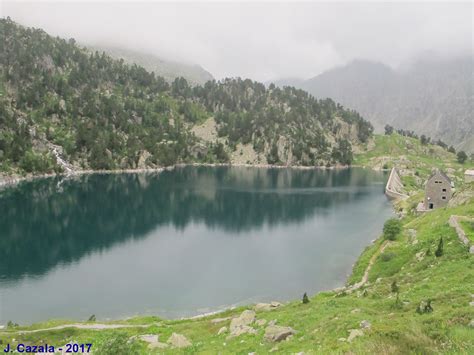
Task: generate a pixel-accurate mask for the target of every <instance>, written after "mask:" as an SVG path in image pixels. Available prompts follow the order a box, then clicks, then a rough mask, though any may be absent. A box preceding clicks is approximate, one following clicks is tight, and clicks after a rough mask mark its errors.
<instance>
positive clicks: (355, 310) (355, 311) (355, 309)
mask: <svg viewBox="0 0 474 355" xmlns="http://www.w3.org/2000/svg"><path fill="white" fill-rule="evenodd" d="M351 313H352V314H354V313H360V309H359V308H354V309H353V310H352V311H351Z"/></svg>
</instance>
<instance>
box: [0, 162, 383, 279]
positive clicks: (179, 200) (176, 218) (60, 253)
mask: <svg viewBox="0 0 474 355" xmlns="http://www.w3.org/2000/svg"><path fill="white" fill-rule="evenodd" d="M377 178H378V179H379V180H382V177H381V176H380V175H378V177H377ZM373 180H374V173H373V172H370V171H364V170H341V171H314V170H287V169H250V168H249V169H247V168H206V167H199V168H182V169H176V170H175V171H173V172H164V173H162V174H160V175H144V174H121V175H89V176H82V177H79V178H74V179H70V180H65V181H62V182H60V180H58V179H48V180H38V181H33V182H30V183H24V184H22V185H20V186H19V187H18V188H15V189H9V190H6V191H5V192H3V194H2V195H0V196H1V197H0V278H4V279H16V278H18V277H19V276H20V275H23V274H26V273H28V274H42V273H44V272H45V271H47V270H49V269H50V268H52V267H54V266H55V265H56V264H57V263H59V262H71V261H74V260H78V259H80V258H81V257H82V256H84V255H85V254H87V253H89V252H91V251H97V250H102V249H105V248H109V247H110V246H111V245H113V244H114V243H116V242H120V241H123V240H126V239H129V238H141V237H143V236H145V235H146V234H147V233H148V232H150V231H151V230H153V229H154V228H156V227H157V226H160V225H170V224H171V225H173V226H174V227H176V228H185V227H186V226H187V225H188V224H189V223H190V222H193V221H195V222H204V223H205V224H206V225H208V226H211V227H219V228H223V229H225V230H230V231H233V232H240V231H247V230H250V229H252V228H258V227H260V226H262V225H264V224H265V223H269V224H275V223H291V222H299V221H302V220H304V219H305V218H307V217H309V216H311V215H313V214H314V213H316V212H317V213H319V214H322V213H325V211H326V210H327V207H329V206H331V205H333V204H337V203H341V202H348V201H351V200H353V199H357V198H360V197H362V196H364V195H366V194H368V193H369V191H368V190H367V189H364V188H360V186H367V185H369V184H370V183H371V182H373ZM356 186H358V188H355V187H356ZM322 187H324V188H326V189H329V192H328V191H325V190H324V189H322Z"/></svg>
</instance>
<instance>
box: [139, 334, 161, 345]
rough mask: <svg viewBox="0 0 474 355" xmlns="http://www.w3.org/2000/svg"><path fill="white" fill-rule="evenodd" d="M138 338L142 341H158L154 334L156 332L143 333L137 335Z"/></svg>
mask: <svg viewBox="0 0 474 355" xmlns="http://www.w3.org/2000/svg"><path fill="white" fill-rule="evenodd" d="M138 339H140V340H142V341H144V342H145V343H156V342H158V335H156V334H144V335H139V336H138Z"/></svg>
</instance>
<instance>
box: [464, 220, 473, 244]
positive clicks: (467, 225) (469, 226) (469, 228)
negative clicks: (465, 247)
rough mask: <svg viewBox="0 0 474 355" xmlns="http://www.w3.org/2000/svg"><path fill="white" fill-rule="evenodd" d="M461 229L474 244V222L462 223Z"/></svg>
mask: <svg viewBox="0 0 474 355" xmlns="http://www.w3.org/2000/svg"><path fill="white" fill-rule="evenodd" d="M461 227H462V229H463V230H464V233H466V237H467V238H468V239H469V240H470V241H471V242H474V220H473V221H471V222H469V221H461Z"/></svg>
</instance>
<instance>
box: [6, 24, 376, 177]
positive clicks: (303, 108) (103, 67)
mask: <svg viewBox="0 0 474 355" xmlns="http://www.w3.org/2000/svg"><path fill="white" fill-rule="evenodd" d="M0 37H1V38H2V41H1V42H0V69H1V71H0V95H1V96H0V164H1V165H0V169H1V170H4V171H11V170H23V171H26V172H46V171H53V170H56V171H59V170H60V169H61V168H60V167H58V166H57V164H56V158H55V157H54V156H53V154H52V149H51V147H52V146H54V147H61V154H62V156H63V157H64V158H65V160H67V161H69V162H73V163H74V164H75V165H76V166H78V167H80V168H92V169H117V168H136V167H137V166H139V165H145V166H162V165H172V164H175V163H177V162H192V161H206V162H227V161H228V160H229V152H231V151H232V150H233V149H235V147H236V145H237V144H238V143H242V144H252V145H253V147H254V149H255V151H257V152H260V153H263V154H265V155H266V158H267V161H268V162H272V163H275V164H278V163H280V162H281V159H282V157H280V156H279V154H278V153H279V151H281V150H282V148H281V145H282V144H283V143H282V142H281V140H282V138H281V137H284V138H285V139H284V140H285V142H284V144H285V147H284V148H285V149H286V150H287V151H288V150H289V151H292V152H293V157H294V161H293V163H294V164H303V165H314V164H320V163H322V162H323V163H335V162H340V163H344V164H349V163H350V161H351V157H352V150H351V142H349V140H348V137H345V136H343V135H342V133H341V127H342V125H344V124H345V125H347V126H349V127H350V128H351V130H354V131H355V132H356V133H357V134H356V135H357V142H356V143H358V142H365V141H366V140H367V139H368V138H369V137H370V135H371V134H372V131H373V129H372V126H371V125H370V123H368V122H367V121H365V120H364V119H363V118H362V117H360V115H359V114H358V113H357V112H354V111H349V110H346V109H344V108H343V107H342V106H341V105H339V104H337V103H335V102H334V101H332V100H330V99H325V100H318V99H316V98H314V97H312V96H311V95H309V94H308V93H306V92H304V91H302V90H297V89H295V88H290V87H286V88H283V89H280V88H276V87H275V86H270V87H269V88H266V87H265V86H264V85H263V84H261V83H258V82H254V81H251V80H242V79H225V80H223V81H219V82H217V81H209V82H207V83H206V84H204V85H203V86H191V85H189V84H188V83H187V81H186V80H185V79H184V78H178V79H176V80H175V81H174V82H172V83H168V82H167V81H165V80H164V79H163V78H161V77H159V76H155V74H154V73H153V72H147V71H146V70H145V69H144V68H142V67H139V66H137V65H128V64H125V63H124V61H123V60H114V59H112V58H111V57H109V56H107V55H106V54H104V53H99V52H95V53H91V52H89V51H87V50H86V49H84V48H81V47H79V46H77V45H76V43H75V41H74V40H73V39H70V40H65V39H61V38H53V37H51V36H49V35H48V34H46V33H45V32H44V31H42V30H39V29H32V28H25V27H22V26H19V25H17V24H15V23H14V22H13V21H11V20H10V19H1V20H0ZM211 116H212V117H214V118H215V121H216V123H217V129H218V134H219V136H220V137H222V141H224V142H225V143H226V144H225V145H224V144H222V143H217V142H212V143H211V142H205V144H206V146H207V150H206V151H207V153H205V154H195V152H194V150H193V147H194V146H196V144H198V143H199V141H200V139H199V138H198V137H196V136H195V135H194V134H193V133H192V131H191V128H192V127H193V125H195V124H199V123H202V122H203V121H205V120H206V119H207V118H209V117H211ZM328 137H333V139H328ZM334 141H335V142H336V143H331V142H334ZM279 145H280V147H279ZM339 150H341V151H339Z"/></svg>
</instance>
